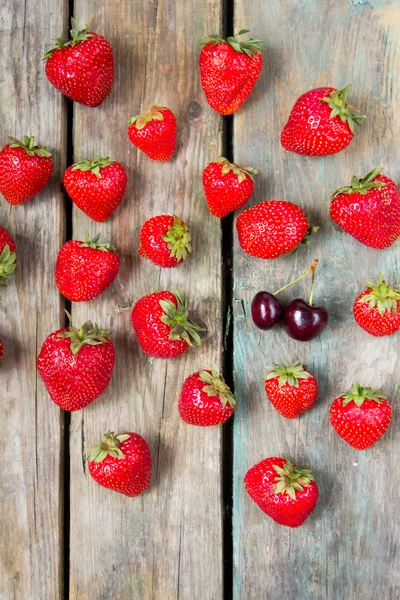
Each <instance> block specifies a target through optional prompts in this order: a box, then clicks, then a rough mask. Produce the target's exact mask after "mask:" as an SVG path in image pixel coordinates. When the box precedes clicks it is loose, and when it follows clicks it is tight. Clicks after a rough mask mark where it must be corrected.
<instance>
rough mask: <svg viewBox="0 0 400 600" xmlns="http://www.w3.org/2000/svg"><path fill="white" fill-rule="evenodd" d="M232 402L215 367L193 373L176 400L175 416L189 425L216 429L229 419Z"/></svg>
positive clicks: (232, 406)
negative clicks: (177, 400) (177, 412)
mask: <svg viewBox="0 0 400 600" xmlns="http://www.w3.org/2000/svg"><path fill="white" fill-rule="evenodd" d="M235 404H236V402H235V400H234V398H233V396H232V392H231V390H230V389H229V387H228V386H227V385H226V383H225V380H224V379H223V377H221V375H220V374H219V371H218V369H217V368H216V367H213V368H212V370H211V371H197V373H193V375H190V377H188V378H187V379H185V382H184V384H183V387H182V391H181V395H180V397H179V404H178V409H179V414H180V416H181V419H182V421H184V422H185V423H188V424H189V425H200V426H201V427H208V426H209V425H219V424H220V423H225V421H227V420H228V419H229V417H231V416H232V414H233V411H234V407H235Z"/></svg>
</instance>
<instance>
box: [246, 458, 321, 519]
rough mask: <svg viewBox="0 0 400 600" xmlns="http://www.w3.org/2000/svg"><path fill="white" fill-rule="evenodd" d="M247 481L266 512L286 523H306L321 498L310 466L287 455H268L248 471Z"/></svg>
mask: <svg viewBox="0 0 400 600" xmlns="http://www.w3.org/2000/svg"><path fill="white" fill-rule="evenodd" d="M244 485H245V488H246V491H247V493H248V494H249V496H250V498H252V500H254V502H255V503H256V504H257V505H258V506H259V507H260V508H261V510H262V511H263V512H265V513H266V514H267V515H268V516H269V517H271V519H273V520H274V521H275V522H276V523H279V524H280V525H286V526H287V527H299V526H300V525H301V524H302V523H304V521H305V520H306V519H307V517H308V516H309V514H310V513H311V512H312V511H313V510H314V508H315V505H316V504H317V502H318V487H317V484H316V483H315V480H314V477H313V474H312V472H311V470H310V469H307V468H303V467H296V466H294V465H292V463H291V462H290V461H288V460H287V459H286V458H278V457H271V458H266V459H265V460H262V461H261V462H259V463H258V464H256V465H254V467H252V468H251V469H250V470H249V471H247V473H246V476H245V478H244Z"/></svg>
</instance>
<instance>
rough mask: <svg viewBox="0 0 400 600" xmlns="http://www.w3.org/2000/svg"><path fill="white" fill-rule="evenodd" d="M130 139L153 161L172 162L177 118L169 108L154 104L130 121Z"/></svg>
mask: <svg viewBox="0 0 400 600" xmlns="http://www.w3.org/2000/svg"><path fill="white" fill-rule="evenodd" d="M128 137H129V139H130V141H131V142H132V144H133V145H134V146H136V147H137V148H139V150H141V151H142V152H144V153H145V154H147V156H148V157H149V158H151V159H152V160H157V161H167V160H170V158H172V155H173V154H174V152H175V148H176V119H175V116H174V115H173V113H172V112H171V111H170V110H169V108H166V107H165V106H160V105H158V104H153V105H151V106H149V108H148V109H147V110H145V111H144V113H143V114H141V115H137V116H135V117H132V118H131V119H130V121H129V128H128Z"/></svg>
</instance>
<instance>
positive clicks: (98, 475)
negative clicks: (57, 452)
mask: <svg viewBox="0 0 400 600" xmlns="http://www.w3.org/2000/svg"><path fill="white" fill-rule="evenodd" d="M88 464H89V473H90V474H91V476H92V477H93V479H94V480H95V481H97V483H99V484H100V485H102V486H103V487H105V488H108V489H110V490H114V491H115V492H119V493H120V494H125V496H130V497H131V498H133V497H134V496H139V494H143V492H144V491H145V490H146V489H147V487H148V485H149V483H150V479H151V455H150V448H149V446H148V445H147V442H146V441H145V440H144V439H143V438H142V436H140V435H139V434H137V433H133V432H131V431H129V432H124V433H118V434H117V435H114V432H113V431H109V432H108V433H106V434H105V436H104V438H103V439H102V441H101V442H100V443H99V444H94V445H93V446H92V447H91V450H90V457H89V463H88Z"/></svg>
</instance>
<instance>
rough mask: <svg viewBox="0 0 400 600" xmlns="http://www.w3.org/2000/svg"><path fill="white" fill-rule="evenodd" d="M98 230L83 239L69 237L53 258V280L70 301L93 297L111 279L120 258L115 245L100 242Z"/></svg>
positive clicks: (108, 283)
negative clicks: (96, 233)
mask: <svg viewBox="0 0 400 600" xmlns="http://www.w3.org/2000/svg"><path fill="white" fill-rule="evenodd" d="M99 238H100V234H98V235H96V237H94V238H93V239H92V240H91V239H87V240H86V242H80V241H77V240H70V241H69V242H67V243H66V244H64V246H63V247H62V248H61V250H60V252H59V253H58V256H57V262H56V284H57V287H58V289H59V290H60V293H61V294H62V295H63V296H65V297H66V298H68V300H72V301H73V302H85V301H86V300H91V299H92V298H96V296H98V295H99V294H101V293H102V292H104V290H106V289H107V288H108V286H109V285H110V284H111V283H112V282H113V281H114V279H115V277H116V276H117V273H118V270H119V258H118V256H117V255H116V253H115V252H116V250H115V248H114V246H111V245H110V244H99V243H98V241H99Z"/></svg>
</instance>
